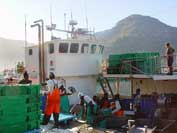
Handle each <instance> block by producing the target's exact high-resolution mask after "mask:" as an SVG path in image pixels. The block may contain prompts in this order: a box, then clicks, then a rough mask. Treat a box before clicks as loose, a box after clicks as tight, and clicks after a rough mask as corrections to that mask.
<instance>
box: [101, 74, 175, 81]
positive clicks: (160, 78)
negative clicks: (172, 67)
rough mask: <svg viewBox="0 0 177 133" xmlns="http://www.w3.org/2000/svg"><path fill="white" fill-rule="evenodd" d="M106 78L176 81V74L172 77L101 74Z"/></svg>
mask: <svg viewBox="0 0 177 133" xmlns="http://www.w3.org/2000/svg"><path fill="white" fill-rule="evenodd" d="M103 76H104V77H106V78H134V79H153V80H177V73H173V75H166V74H155V75H145V74H103Z"/></svg>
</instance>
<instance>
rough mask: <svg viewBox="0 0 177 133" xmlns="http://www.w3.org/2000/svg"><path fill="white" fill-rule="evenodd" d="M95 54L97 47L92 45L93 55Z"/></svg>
mask: <svg viewBox="0 0 177 133" xmlns="http://www.w3.org/2000/svg"><path fill="white" fill-rule="evenodd" d="M95 52H96V45H95V44H92V46H91V54H95Z"/></svg>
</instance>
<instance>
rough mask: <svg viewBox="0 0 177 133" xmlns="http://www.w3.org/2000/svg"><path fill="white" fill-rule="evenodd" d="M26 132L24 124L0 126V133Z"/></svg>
mask: <svg viewBox="0 0 177 133" xmlns="http://www.w3.org/2000/svg"><path fill="white" fill-rule="evenodd" d="M26 131H28V130H27V124H26V122H21V123H15V124H13V125H6V126H1V125H0V133H23V132H26Z"/></svg>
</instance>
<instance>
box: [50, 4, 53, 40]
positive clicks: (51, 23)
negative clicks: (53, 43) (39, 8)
mask: <svg viewBox="0 0 177 133" xmlns="http://www.w3.org/2000/svg"><path fill="white" fill-rule="evenodd" d="M50 25H51V27H52V25H53V22H52V4H50ZM52 37H53V32H52V30H51V40H52Z"/></svg>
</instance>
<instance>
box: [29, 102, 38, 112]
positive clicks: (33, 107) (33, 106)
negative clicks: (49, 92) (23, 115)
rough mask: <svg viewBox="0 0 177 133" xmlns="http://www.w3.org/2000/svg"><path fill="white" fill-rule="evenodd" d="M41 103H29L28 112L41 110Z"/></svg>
mask: <svg viewBox="0 0 177 133" xmlns="http://www.w3.org/2000/svg"><path fill="white" fill-rule="evenodd" d="M40 106H41V105H40V104H39V103H38V104H36V103H33V104H29V105H28V112H39V111H40Z"/></svg>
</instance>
